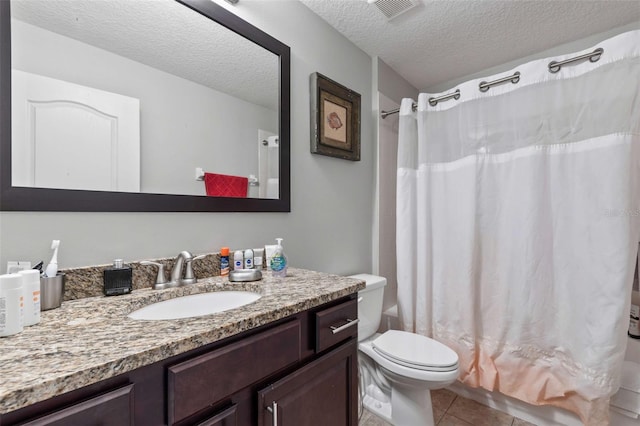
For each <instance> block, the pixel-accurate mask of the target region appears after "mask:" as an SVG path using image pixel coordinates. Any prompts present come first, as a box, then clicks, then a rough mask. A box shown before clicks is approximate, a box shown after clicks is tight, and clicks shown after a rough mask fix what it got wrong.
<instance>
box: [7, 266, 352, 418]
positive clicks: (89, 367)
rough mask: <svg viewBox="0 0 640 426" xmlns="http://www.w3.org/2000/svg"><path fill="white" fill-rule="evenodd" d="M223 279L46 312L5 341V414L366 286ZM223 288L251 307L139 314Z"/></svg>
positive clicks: (299, 276) (299, 272) (312, 278)
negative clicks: (178, 315) (137, 315)
mask: <svg viewBox="0 0 640 426" xmlns="http://www.w3.org/2000/svg"><path fill="white" fill-rule="evenodd" d="M267 275H268V274H264V278H263V280H262V281H257V282H253V283H231V282H229V281H228V279H227V278H226V277H225V278H222V277H212V278H206V279H201V280H199V282H198V283H197V284H194V285H191V286H187V287H178V288H173V289H166V290H151V289H143V290H135V291H134V292H133V293H132V294H129V295H125V296H116V297H87V298H83V299H77V300H71V301H66V302H63V304H62V306H61V307H60V308H58V309H54V310H51V311H45V312H42V320H41V322H40V323H39V324H37V325H34V326H31V327H27V328H25V330H24V331H23V332H22V333H20V334H17V335H14V336H10V337H5V338H1V339H0V378H1V379H0V414H2V413H7V412H10V411H13V410H17V409H19V408H22V407H25V406H27V405H31V404H34V403H36V402H39V401H43V400H45V399H48V398H51V397H54V396H56V395H60V394H63V393H65V392H69V391H72V390H75V389H79V388H81V387H83V386H87V385H90V384H93V383H96V382H99V381H101V380H104V379H108V378H110V377H114V376H117V375H119V374H122V373H125V372H127V371H131V370H134V369H136V368H139V367H142V366H145V365H149V364H152V363H154V362H157V361H161V360H163V359H166V358H169V357H171V356H173V355H177V354H180V353H183V352H187V351H189V350H191V349H195V348H198V347H200V346H203V345H206V344H208V343H212V342H215V341H218V340H221V339H224V338H226V337H229V336H233V335H235V334H238V333H240V332H243V331H245V330H249V329H252V328H255V327H258V326H261V325H263V324H267V323H270V322H272V321H275V320H278V319H280V318H284V317H287V316H289V315H293V314H295V313H298V312H301V311H304V310H306V309H309V308H313V307H315V306H319V305H321V304H323V303H326V302H329V301H332V300H336V299H339V298H341V297H344V296H347V295H349V294H351V293H354V292H356V291H358V290H361V289H362V288H364V281H361V280H357V279H353V278H346V277H340V276H337V275H330V274H325V273H320V272H313V271H307V270H303V269H295V268H290V269H289V272H288V275H287V278H286V279H285V280H284V281H281V282H278V281H276V280H274V279H273V278H271V277H268V276H267ZM220 290H250V291H255V292H258V293H260V294H261V295H262V297H261V298H260V299H259V300H258V301H256V302H254V303H252V304H249V305H245V306H242V307H240V308H236V309H232V310H229V311H226V312H221V313H217V314H212V315H206V316H202V317H193V318H184V319H177V320H159V321H141V320H132V319H130V318H127V315H128V314H129V313H131V312H132V311H134V310H136V309H138V308H141V307H143V306H146V305H149V304H151V303H154V302H158V301H161V300H168V299H172V298H175V297H179V296H183V295H188V294H196V293H203V292H209V291H220Z"/></svg>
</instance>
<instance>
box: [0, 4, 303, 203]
mask: <svg viewBox="0 0 640 426" xmlns="http://www.w3.org/2000/svg"><path fill="white" fill-rule="evenodd" d="M176 1H178V2H179V3H181V4H183V5H184V6H186V7H189V8H191V9H193V10H194V11H196V12H198V13H200V14H202V15H204V16H205V17H207V18H209V19H211V20H212V21H214V22H217V23H218V24H220V25H223V26H225V27H226V28H228V29H230V30H231V31H234V32H235V33H237V34H238V35H241V36H242V37H245V38H246V39H248V40H250V41H253V42H254V43H256V44H258V45H260V46H262V47H263V48H265V49H267V50H269V51H271V52H272V53H274V54H275V55H278V56H279V58H280V83H279V86H280V99H279V105H280V115H279V138H280V181H279V194H280V198H279V199H277V200H275V199H259V198H228V197H206V196H198V195H168V194H145V193H132V192H107V191H84V190H68V189H48V188H29V187H13V186H11V12H10V1H8V0H7V1H2V0H0V211H67V212H69V211H81V212H290V211H291V164H290V161H291V154H290V140H291V133H290V132H291V130H290V114H291V104H290V102H291V100H290V96H291V82H290V79H291V69H290V67H291V51H290V48H289V46H287V45H285V44H283V43H281V42H280V41H278V40H276V39H275V38H273V37H271V36H270V35H268V34H267V33H265V32H263V31H262V30H260V29H258V28H256V27H254V26H253V25H251V24H249V23H248V22H246V21H244V20H243V19H241V18H239V17H238V16H236V15H234V14H233V13H231V12H229V11H227V10H226V9H224V8H223V7H221V6H218V5H217V4H215V3H213V2H212V1H211V0H176Z"/></svg>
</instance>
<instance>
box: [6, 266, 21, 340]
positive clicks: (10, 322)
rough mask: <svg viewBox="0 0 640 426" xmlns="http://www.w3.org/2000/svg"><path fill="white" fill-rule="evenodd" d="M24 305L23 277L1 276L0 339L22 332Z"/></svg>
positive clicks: (16, 275) (18, 275)
mask: <svg viewBox="0 0 640 426" xmlns="http://www.w3.org/2000/svg"><path fill="white" fill-rule="evenodd" d="M23 305H24V299H23V296H22V275H20V274H6V275H0V337H5V336H11V335H13V334H18V333H20V332H21V331H22V329H23V325H22V322H23V315H24V314H23Z"/></svg>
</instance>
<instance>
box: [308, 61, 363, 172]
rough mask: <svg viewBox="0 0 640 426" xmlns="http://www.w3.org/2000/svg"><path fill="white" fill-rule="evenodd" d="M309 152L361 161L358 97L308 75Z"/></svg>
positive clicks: (316, 75) (318, 77)
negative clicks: (309, 95) (309, 81)
mask: <svg viewBox="0 0 640 426" xmlns="http://www.w3.org/2000/svg"><path fill="white" fill-rule="evenodd" d="M311 152H312V153H313V154H321V155H328V156H330V157H338V158H344V159H345V160H351V161H360V94H359V93H356V92H354V91H353V90H351V89H348V88H346V87H344V86H342V85H341V84H338V83H336V82H335V81H333V80H331V79H329V78H327V77H325V76H324V75H322V74H320V73H317V72H316V73H313V74H311Z"/></svg>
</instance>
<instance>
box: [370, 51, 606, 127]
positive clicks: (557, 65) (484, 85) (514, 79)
mask: <svg viewBox="0 0 640 426" xmlns="http://www.w3.org/2000/svg"><path fill="white" fill-rule="evenodd" d="M603 53H604V49H603V48H601V47H598V48H597V49H596V50H594V51H593V52H591V53H585V54H584V55H580V56H576V57H574V58H569V59H565V60H564V61H560V62H556V61H551V62H549V65H548V68H549V72H550V73H552V74H555V73H557V72H559V71H560V69H561V68H562V66H563V65H567V64H571V63H573V62H578V61H582V60H584V59H588V60H589V62H598V61H599V60H600V58H601V57H602V54H603ZM508 81H510V82H511V83H513V84H517V83H518V82H519V81H520V72H519V71H516V72H515V73H513V75H510V76H507V77H502V78H498V79H497V80H493V81H489V82H486V81H481V82H480V84H479V85H478V90H480V91H481V92H486V91H488V90H489V89H490V88H491V87H493V86H496V85H498V84H502V83H506V82H508ZM449 99H456V100H458V99H460V89H456V91H455V92H452V93H448V94H446V95H442V96H439V97H437V98H429V105H431V106H436V105H438V102H441V101H448V100H449ZM417 109H418V104H416V103H415V102H414V103H413V104H412V105H411V110H412V111H416V110H417ZM399 112H400V108H396V109H392V110H390V111H380V116H381V117H382V118H383V119H384V118H387V117H388V116H390V115H392V114H397V113H399Z"/></svg>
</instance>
